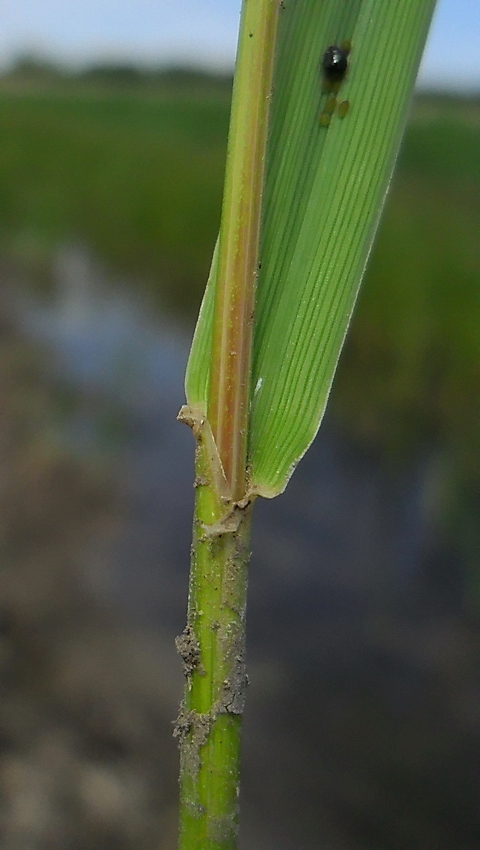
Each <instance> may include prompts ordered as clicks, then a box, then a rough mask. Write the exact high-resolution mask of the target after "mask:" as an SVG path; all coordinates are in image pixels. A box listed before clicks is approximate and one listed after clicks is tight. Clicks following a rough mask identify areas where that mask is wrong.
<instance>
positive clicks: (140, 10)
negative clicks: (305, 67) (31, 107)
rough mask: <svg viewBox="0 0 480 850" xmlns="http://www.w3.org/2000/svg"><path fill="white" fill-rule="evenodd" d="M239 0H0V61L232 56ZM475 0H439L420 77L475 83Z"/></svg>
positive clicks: (478, 54)
mask: <svg viewBox="0 0 480 850" xmlns="http://www.w3.org/2000/svg"><path fill="white" fill-rule="evenodd" d="M239 12H240V0H21V2H20V1H19V0H3V2H2V13H1V15H0V63H1V64H2V65H3V66H4V65H6V64H8V63H9V62H10V61H11V60H12V58H13V57H14V56H16V55H18V54H19V53H25V52H35V53H39V54H42V55H46V56H49V57H52V58H58V59H61V60H63V61H65V60H66V61H68V62H70V63H72V62H73V63H79V64H83V63H85V62H88V61H91V60H98V59H112V60H122V59H125V60H134V61H143V62H146V63H150V62H155V64H163V63H168V62H172V61H185V62H190V63H201V64H207V65H210V66H213V67H220V68H222V67H223V68H225V67H229V66H231V65H232V64H233V60H234V56H235V44H236V38H237V31H238V22H239ZM479 45H480V0H438V7H437V12H436V15H435V19H434V24H433V27H432V30H431V34H430V38H429V42H428V45H427V50H426V52H425V56H424V61H423V63H422V69H421V77H420V79H421V82H422V83H424V84H428V85H435V86H439V87H448V88H477V89H480V49H479Z"/></svg>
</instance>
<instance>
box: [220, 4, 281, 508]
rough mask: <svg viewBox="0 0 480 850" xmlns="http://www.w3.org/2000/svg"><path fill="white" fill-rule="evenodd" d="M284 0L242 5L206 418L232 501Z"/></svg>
mask: <svg viewBox="0 0 480 850" xmlns="http://www.w3.org/2000/svg"><path fill="white" fill-rule="evenodd" d="M278 10H279V0H244V3H243V10H242V22H241V26H240V40H239V48H238V58H237V66H236V70H235V81H234V86H233V97H232V113H231V118H230V131H229V136H228V139H229V141H228V152H227V165H226V171H225V190H224V198H223V209H222V223H221V227H220V240H219V250H218V272H217V282H216V298H215V318H214V326H213V343H212V352H211V366H210V385H209V394H208V420H209V422H210V425H211V428H212V432H213V436H214V438H215V442H216V445H217V450H218V454H219V457H220V460H221V462H222V466H223V469H224V473H225V478H226V480H227V482H228V485H229V488H230V491H231V494H232V498H233V499H234V500H236V501H239V500H240V499H242V498H243V497H244V496H245V491H246V452H247V440H248V411H249V396H250V372H251V354H252V337H253V314H254V307H255V288H256V281H257V274H258V256H259V239H260V225H261V216H262V195H263V184H264V176H265V159H266V156H265V152H266V146H267V135H268V117H269V111H270V103H271V94H272V78H273V64H274V56H275V44H276V30H277V19H278Z"/></svg>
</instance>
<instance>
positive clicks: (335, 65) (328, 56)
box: [322, 44, 349, 83]
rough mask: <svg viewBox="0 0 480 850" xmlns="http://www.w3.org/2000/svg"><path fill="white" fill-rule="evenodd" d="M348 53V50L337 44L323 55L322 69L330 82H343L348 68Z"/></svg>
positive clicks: (328, 48)
mask: <svg viewBox="0 0 480 850" xmlns="http://www.w3.org/2000/svg"><path fill="white" fill-rule="evenodd" d="M348 53H349V51H348V50H345V48H344V47H338V46H337V45H336V44H334V45H332V46H331V47H327V49H326V51H325V53H324V54H323V59H322V68H323V73H324V74H325V78H326V79H327V80H328V81H329V82H332V83H339V82H341V81H342V80H343V78H344V76H345V74H346V73H347V68H348Z"/></svg>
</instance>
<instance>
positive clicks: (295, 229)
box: [176, 0, 434, 850]
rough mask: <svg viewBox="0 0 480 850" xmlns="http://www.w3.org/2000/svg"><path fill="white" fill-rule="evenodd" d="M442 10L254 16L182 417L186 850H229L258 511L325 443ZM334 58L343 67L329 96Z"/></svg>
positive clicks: (381, 7) (242, 45) (359, 6)
mask: <svg viewBox="0 0 480 850" xmlns="http://www.w3.org/2000/svg"><path fill="white" fill-rule="evenodd" d="M433 6H434V2H433V0H432V2H429V3H425V2H423V0H422V2H421V1H420V0H419V2H414V0H405V2H403V3H400V4H379V3H378V2H375V0H345V2H343V3H338V2H334V1H333V0H331V2H329V0H327V2H325V3H323V4H322V5H319V4H318V3H317V2H314V0H308V1H307V0H306V2H304V3H301V4H300V3H296V2H294V0H283V1H282V2H281V3H280V2H278V0H258V2H256V3H251V2H246V0H245V2H244V5H243V13H242V23H241V28H240V40H239V54H238V61H237V69H236V74H235V83H234V95H233V102H232V117H231V124H230V136H229V154H228V157H227V169H226V179H225V194H224V206H223V214H222V223H221V228H220V236H219V242H218V249H217V250H216V252H215V255H214V260H213V264H212V269H211V274H210V278H209V282H208V285H207V291H206V294H205V298H204V302H203V306H202V309H201V312H200V317H199V321H198V324H197V329H196V332H195V338H194V342H193V346H192V351H191V355H190V361H189V366H188V370H187V378H186V394H187V402H188V403H187V405H186V406H185V407H184V408H183V409H182V411H181V418H182V419H183V420H184V421H185V422H187V423H188V424H190V425H191V426H192V428H193V431H194V434H195V437H196V439H197V461H196V488H197V502H196V516H195V521H194V541H193V551H192V569H191V579H190V594H189V609H188V620H187V626H186V629H185V631H184V633H183V635H182V636H181V637H180V638H179V639H178V648H179V651H180V654H181V655H182V658H183V661H184V667H185V673H186V688H185V698H184V701H183V704H182V708H181V711H180V715H179V719H178V723H177V728H176V732H177V735H178V738H179V742H180V751H181V774H180V787H181V815H180V848H181V850H200V848H202V850H234V848H235V847H236V840H237V830H238V794H239V764H240V762H239V753H240V729H241V715H242V711H243V704H244V698H245V685H246V678H245V657H244V656H245V605H246V584H247V567H248V560H249V533H250V522H251V510H252V506H253V503H254V501H255V498H256V497H257V496H259V495H262V496H266V497H269V498H271V497H273V496H276V495H278V494H279V493H281V492H282V491H283V490H284V489H285V487H286V485H287V483H288V480H289V478H290V476H291V474H292V472H293V469H294V467H295V465H296V463H298V461H299V459H300V458H301V457H302V456H303V454H304V453H305V452H306V450H307V449H308V447H309V445H310V444H311V442H312V440H313V438H314V436H315V434H316V432H317V430H318V428H319V425H320V421H321V418H322V416H323V412H324V409H325V405H326V402H327V398H328V394H329V391H330V387H331V384H332V380H333V375H334V371H335V368H336V364H337V362H338V358H339V355H340V350H341V347H342V343H343V340H344V338H345V334H346V330H347V327H348V323H349V320H350V316H351V313H352V310H353V306H354V303H355V299H356V295H357V292H358V288H359V285H360V281H361V278H362V275H363V271H364V268H365V264H366V260H367V257H368V253H369V251H370V247H371V244H372V240H373V236H374V233H375V230H376V227H377V224H378V219H379V215H380V211H381V207H382V204H383V201H384V198H385V194H386V190H387V187H388V183H389V180H390V176H391V172H392V168H393V164H394V162H395V158H396V155H397V152H398V147H399V143H400V138H401V134H402V132H403V128H404V125H405V121H406V115H407V111H408V107H409V102H410V97H411V93H412V89H413V84H414V80H415V75H416V71H417V68H418V63H419V61H420V56H421V51H422V48H423V44H424V41H425V38H426V34H427V30H428V25H429V22H430V17H431V14H432V12H433ZM277 18H278V42H277V35H276V34H277ZM320 45H322V48H321V49H320V50H319V46H320ZM330 45H340V46H341V49H342V50H343V53H344V54H348V57H349V64H348V69H345V68H344V71H343V72H342V74H341V75H340V77H338V76H334V79H333V82H332V79H331V78H330V77H329V76H328V74H327V73H326V72H325V71H322V55H323V53H324V52H325V51H326V50H327V48H328V47H329V46H330ZM274 54H276V60H275V71H274V75H273V78H272V72H273V67H274V63H273V57H274ZM350 57H351V58H350ZM387 70H388V73H387ZM271 104H273V105H272V107H271ZM270 107H271V108H270ZM270 112H271V128H270V132H269V134H268V145H267V132H268V120H269V118H270ZM265 161H267V163H268V167H267V175H266V180H265V183H264V177H263V175H264V168H265ZM257 279H258V287H257Z"/></svg>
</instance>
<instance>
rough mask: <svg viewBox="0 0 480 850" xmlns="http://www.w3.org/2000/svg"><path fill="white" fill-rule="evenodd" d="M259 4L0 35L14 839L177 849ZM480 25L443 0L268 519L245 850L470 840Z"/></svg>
mask: <svg viewBox="0 0 480 850" xmlns="http://www.w3.org/2000/svg"><path fill="white" fill-rule="evenodd" d="M239 7H240V3H239V0H235V2H233V0H204V2H202V3H197V2H195V0H177V2H176V3H175V4H172V3H169V2H167V0H156V2H155V3H154V2H153V0H143V2H141V3H138V2H135V3H134V2H133V0H124V2H123V3H122V4H118V3H113V2H111V0H95V3H93V2H90V0H89V1H88V2H87V0H85V2H84V3H82V4H76V3H73V1H72V0H63V3H62V4H61V6H60V4H58V3H57V2H54V0H25V2H24V3H22V4H16V3H13V2H11V3H8V2H7V4H6V5H5V6H4V8H3V10H2V25H1V30H2V32H1V36H0V72H1V76H0V269H1V279H2V283H1V289H0V351H1V361H0V362H1V366H0V388H1V399H2V403H1V413H0V469H1V486H0V531H1V533H0V547H1V567H0V569H1V582H0V588H1V589H0V679H1V689H2V700H1V703H0V842H1V846H2V848H3V850H86V848H88V850H134V848H135V850H174V848H175V846H176V828H177V825H176V817H177V815H176V805H177V772H178V765H177V752H176V745H175V742H174V740H173V738H172V721H173V720H174V718H175V716H176V712H177V707H178V703H179V700H180V698H181V694H182V686H183V683H182V677H181V671H180V662H179V659H178V658H177V657H176V655H175V651H174V643H173V641H174V637H175V635H176V634H178V633H180V632H181V630H182V628H183V626H184V622H185V609H186V597H187V581H188V568H189V548H190V537H191V517H192V509H193V489H192V481H193V448H194V447H193V439H192V436H191V434H190V432H189V431H188V429H186V428H185V427H184V426H181V425H180V424H178V423H177V422H176V419H175V417H176V414H177V411H178V409H179V408H180V405H181V404H182V403H183V373H184V368H185V362H186V358H187V354H188V349H189V343H190V339H191V335H192V330H193V327H194V322H195V317H196V312H197V310H198V305H199V301H200V298H201V295H202V291H203V288H204V285H205V281H206V277H207V272H208V267H209V262H210V258H211V254H212V248H213V244H214V240H215V236H216V232H217V229H218V225H219V214H220V203H221V193H222V180H223V169H224V159H225V149H226V135H227V126H228V114H229V100H230V90H231V78H232V69H233V62H234V53H235V42H236V35H237V29H238V16H239ZM479 35H480V13H479V10H478V5H477V3H476V0H440V2H439V4H438V12H437V15H436V18H435V21H434V25H433V28H432V33H431V38H430V41H429V44H428V47H427V51H426V54H425V59H424V62H423V65H422V69H421V73H420V78H419V87H418V93H417V96H416V100H415V103H414V106H413V110H412V115H411V120H410V123H409V127H408V130H407V133H406V137H405V141H404V145H403V148H402V152H401V156H400V159H399V162H398V167H397V171H396V174H395V178H394V181H393V186H392V190H391V193H390V196H389V199H388V203H387V208H386V212H385V215H384V218H383V222H382V225H381V228H380V233H379V236H378V240H377V243H376V247H375V250H374V252H373V256H372V259H371V262H370V265H369V269H368V273H367V276H366V280H365V283H364V286H363V289H362V293H361V297H360V300H359V304H358V307H357V310H356V314H355V318H354V321H353V324H352V327H351V331H350V335H349V338H348V341H347V344H346V348H345V351H344V354H343V355H342V360H341V364H340V368H339V371H338V376H337V380H336V383H335V386H334V391H333V394H332V397H331V401H330V405H329V410H328V414H327V416H326V419H325V422H324V424H323V426H322V429H321V431H320V434H319V436H318V438H317V440H316V441H315V443H314V445H313V447H312V449H311V450H310V453H309V454H308V456H307V458H306V459H305V460H304V461H302V463H301V464H300V466H299V468H298V470H297V471H296V472H295V475H294V477H293V479H292V482H291V484H290V485H289V488H288V490H287V492H286V493H285V494H284V495H283V496H281V497H280V498H278V499H276V500H275V501H274V502H268V503H267V502H265V503H260V504H258V507H257V516H256V522H255V528H254V541H253V550H254V555H253V561H252V570H251V582H250V601H249V623H248V657H249V671H250V680H251V688H250V690H249V697H248V704H247V710H246V715H245V734H244V775H243V786H242V817H243V820H242V833H241V842H240V847H241V850H291V848H295V850H361V849H362V848H365V850H474V848H476V850H478V848H480V806H479V801H480V771H479V767H478V765H479V761H480V664H479V662H480V632H479V624H480V428H479V418H480V333H479V328H480V230H479V220H480V54H479V51H478V39H479Z"/></svg>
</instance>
